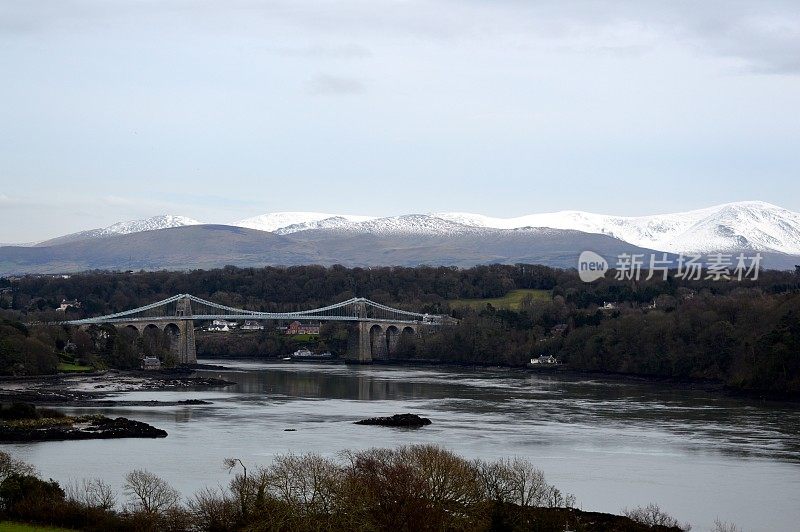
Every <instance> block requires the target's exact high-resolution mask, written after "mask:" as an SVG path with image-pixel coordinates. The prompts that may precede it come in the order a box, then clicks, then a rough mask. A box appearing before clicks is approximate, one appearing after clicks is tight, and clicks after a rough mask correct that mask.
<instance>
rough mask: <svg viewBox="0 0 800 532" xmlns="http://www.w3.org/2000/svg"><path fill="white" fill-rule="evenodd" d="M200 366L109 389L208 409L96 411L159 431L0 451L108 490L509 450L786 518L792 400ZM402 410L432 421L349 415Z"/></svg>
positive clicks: (708, 516)
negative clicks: (132, 482) (345, 454)
mask: <svg viewBox="0 0 800 532" xmlns="http://www.w3.org/2000/svg"><path fill="white" fill-rule="evenodd" d="M204 362H214V363H219V364H224V365H226V366H228V367H229V368H231V369H230V370H226V371H208V372H204V373H206V374H210V375H213V376H221V377H222V378H225V379H227V380H231V381H235V382H236V383H237V384H236V386H231V387H228V388H225V389H220V390H202V391H201V390H183V391H161V392H156V391H148V392H127V393H120V394H118V395H117V396H116V397H117V398H119V399H132V400H150V399H156V400H180V399H189V398H198V399H206V400H210V401H213V403H214V404H212V405H208V406H177V407H176V406H170V407H156V408H153V407H126V408H104V409H102V410H103V411H104V413H106V414H108V415H113V416H117V415H122V416H128V417H133V418H135V419H139V420H142V421H146V422H148V423H151V424H153V425H155V426H157V427H160V428H163V429H165V430H167V432H169V437H167V438H165V439H161V440H136V439H128V440H96V441H80V442H48V443H36V444H25V445H5V446H3V448H4V449H6V450H9V451H11V452H14V453H15V454H16V455H17V456H19V457H21V458H23V459H25V460H27V461H30V462H32V463H34V464H35V465H36V466H37V467H38V468H39V470H40V471H41V473H42V474H43V475H45V476H49V477H52V478H55V479H57V480H59V481H67V480H68V479H77V478H83V477H103V478H105V479H106V480H108V481H110V482H112V483H113V484H114V485H115V486H117V487H118V488H120V486H121V484H122V479H123V477H124V475H125V473H126V472H128V471H130V470H131V469H134V468H146V469H149V470H150V471H153V472H155V473H157V474H159V475H160V476H162V477H164V478H166V479H168V480H169V481H170V482H171V483H172V484H173V485H175V486H176V487H177V488H179V489H180V490H181V491H182V492H183V493H184V494H187V495H189V494H191V493H192V492H194V491H195V490H197V489H199V488H201V487H204V486H216V485H224V484H226V483H227V481H228V480H229V479H230V476H229V475H228V473H227V471H225V470H224V469H223V468H222V465H221V462H222V459H223V458H224V457H227V456H233V457H238V458H241V459H242V460H243V461H244V462H245V463H247V464H248V465H256V464H259V463H267V462H269V461H270V458H271V457H272V456H274V455H275V454H280V453H285V452H287V451H295V452H307V451H313V452H317V453H321V454H324V455H334V454H335V453H336V452H338V451H340V450H342V449H347V448H350V449H352V448H363V447H373V446H388V447H391V446H396V445H402V444H407V443H423V442H425V443H437V444H440V445H443V446H445V447H448V448H450V449H452V450H454V451H456V452H458V453H460V454H462V455H465V456H468V457H483V458H494V457H503V456H512V455H517V456H524V457H526V458H528V459H530V460H531V461H533V462H534V463H535V464H537V466H538V467H540V468H541V469H543V470H544V472H545V473H546V475H547V477H548V480H549V481H550V482H552V483H554V484H555V485H556V486H557V487H559V488H560V489H562V491H568V492H572V493H574V494H575V495H576V497H577V499H578V504H579V506H580V507H581V508H583V509H585V510H599V511H606V512H619V511H620V510H621V509H622V508H623V507H626V506H627V507H632V506H636V505H640V504H647V503H648V502H651V501H652V502H657V503H659V504H660V505H661V507H662V508H663V509H665V510H666V511H668V512H669V513H671V514H672V515H674V516H676V517H677V518H679V519H680V520H681V521H689V522H691V523H692V524H693V525H694V527H695V530H707V529H709V528H710V527H711V525H712V523H713V521H714V518H715V517H720V518H722V519H723V520H728V521H734V522H736V523H737V524H738V525H739V526H740V527H742V528H744V529H745V530H797V523H800V409H798V408H797V405H791V404H781V403H760V402H755V401H748V400H738V399H731V398H726V397H723V396H721V395H715V394H712V393H707V392H701V391H692V390H677V389H672V388H666V387H662V386H659V385H655V384H641V383H635V384H630V383H622V382H617V381H603V380H587V379H576V378H565V377H559V376H548V375H534V374H531V373H527V372H524V371H512V370H464V369H441V368H435V369H430V368H422V369H420V368H399V367H380V366H372V367H357V368H353V367H347V366H344V365H324V364H319V365H314V364H303V365H300V364H289V363H286V364H278V363H275V364H260V363H251V362H231V361H204ZM71 411H72V412H74V413H87V412H91V411H94V412H96V411H97V409H72V410H71ZM409 411H410V412H417V413H420V414H423V415H426V416H428V417H430V418H431V419H432V420H433V425H430V426H428V427H425V428H423V429H420V430H416V431H415V430H403V429H388V428H382V427H367V426H358V425H353V424H352V422H353V421H356V420H358V419H362V418H365V417H371V416H378V415H389V414H393V413H398V412H409ZM286 428H293V429H297V430H296V432H284V429H286ZM120 491H121V489H120Z"/></svg>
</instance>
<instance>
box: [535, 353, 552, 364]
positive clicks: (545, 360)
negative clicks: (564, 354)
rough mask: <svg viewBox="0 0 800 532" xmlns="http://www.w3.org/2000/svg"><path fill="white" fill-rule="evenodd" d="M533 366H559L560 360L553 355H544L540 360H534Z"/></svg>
mask: <svg viewBox="0 0 800 532" xmlns="http://www.w3.org/2000/svg"><path fill="white" fill-rule="evenodd" d="M531 364H558V359H557V358H556V357H554V356H553V355H542V356H540V357H539V358H532V359H531Z"/></svg>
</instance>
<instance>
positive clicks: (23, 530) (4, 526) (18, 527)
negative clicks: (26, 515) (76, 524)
mask: <svg viewBox="0 0 800 532" xmlns="http://www.w3.org/2000/svg"><path fill="white" fill-rule="evenodd" d="M69 530H70V529H68V528H54V527H51V526H41V525H29V524H27V523H12V522H11V521H3V522H0V532H39V531H41V532H66V531H69Z"/></svg>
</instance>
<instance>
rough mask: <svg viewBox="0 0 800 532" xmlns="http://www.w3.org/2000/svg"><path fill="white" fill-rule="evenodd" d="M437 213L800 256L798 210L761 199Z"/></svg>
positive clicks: (480, 222)
mask: <svg viewBox="0 0 800 532" xmlns="http://www.w3.org/2000/svg"><path fill="white" fill-rule="evenodd" d="M433 216H436V217H438V218H442V219H444V220H448V221H451V222H455V223H459V224H464V225H470V226H474V227H485V228H498V229H512V228H518V227H526V226H529V227H552V228H555V229H574V230H577V231H582V232H585V233H599V234H605V235H609V236H613V237H615V238H619V239H620V240H624V241H626V242H629V243H631V244H634V245H637V246H641V247H646V248H650V249H656V250H660V251H667V252H672V253H709V252H729V251H744V250H748V251H749V250H752V251H769V252H779V253H786V254H789V255H800V213H796V212H793V211H789V210H787V209H783V208H781V207H777V206H775V205H772V204H770V203H766V202H763V201H743V202H738V203H727V204H724V205H717V206H715V207H709V208H706V209H698V210H695V211H688V212H679V213H672V214H660V215H651V216H612V215H604V214H593V213H588V212H581V211H561V212H554V213H545V214H532V215H528V216H520V217H517V218H491V217H488V216H482V215H478V214H470V213H458V212H451V213H435V214H433Z"/></svg>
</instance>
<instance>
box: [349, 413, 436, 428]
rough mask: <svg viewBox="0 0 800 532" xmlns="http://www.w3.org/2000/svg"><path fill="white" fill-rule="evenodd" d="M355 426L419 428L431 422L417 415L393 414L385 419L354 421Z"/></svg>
mask: <svg viewBox="0 0 800 532" xmlns="http://www.w3.org/2000/svg"><path fill="white" fill-rule="evenodd" d="M355 424H356V425H378V426H380V427H411V428H419V427H424V426H425V425H430V424H431V420H430V419H428V418H426V417H420V416H418V415H417V414H395V415H393V416H386V417H371V418H369V419H362V420H361V421H356V422H355Z"/></svg>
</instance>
